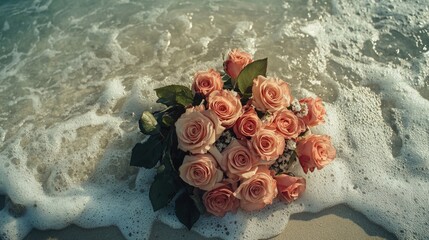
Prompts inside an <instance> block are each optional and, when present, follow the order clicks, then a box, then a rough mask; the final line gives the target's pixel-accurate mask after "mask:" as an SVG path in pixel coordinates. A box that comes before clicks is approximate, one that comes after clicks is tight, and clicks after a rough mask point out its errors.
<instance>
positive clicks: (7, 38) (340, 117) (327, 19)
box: [0, 0, 429, 240]
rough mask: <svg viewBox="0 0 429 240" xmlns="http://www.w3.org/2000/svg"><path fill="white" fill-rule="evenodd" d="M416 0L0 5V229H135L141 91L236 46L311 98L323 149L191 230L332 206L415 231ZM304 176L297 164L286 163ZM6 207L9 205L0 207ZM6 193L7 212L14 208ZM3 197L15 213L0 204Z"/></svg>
mask: <svg viewBox="0 0 429 240" xmlns="http://www.w3.org/2000/svg"><path fill="white" fill-rule="evenodd" d="M423 2H424V1H418V0H415V1H406V2H397V1H385V2H383V3H379V2H374V1H370V0H368V1H351V0H350V1H336V0H332V1H307V2H306V3H302V2H300V1H298V2H283V1H272V2H270V3H256V2H246V3H231V2H230V1H216V2H210V4H209V8H207V7H206V5H205V3H201V2H199V1H190V2H186V3H176V2H175V1H156V2H153V1H143V2H133V1H113V0H111V1H105V2H103V3H98V2H85V1H70V2H67V3H61V4H60V2H57V1H50V0H49V1H41V0H35V1H33V2H30V1H20V2H17V3H2V4H0V23H3V28H2V30H3V31H0V41H1V43H2V45H1V46H0V102H1V103H4V104H1V105H0V141H1V145H0V152H1V154H0V194H3V195H7V197H8V199H9V200H8V201H7V203H6V206H5V208H3V209H2V210H1V211H0V237H1V238H2V239H13V240H14V239H22V238H24V237H25V236H26V235H27V234H28V232H30V231H31V229H33V228H37V229H60V228H64V227H66V226H68V225H70V224H77V225H79V226H82V227H85V228H94V227H100V226H110V225H115V226H117V227H118V228H119V229H120V230H121V232H122V233H123V235H124V237H125V238H127V239H145V238H148V237H149V236H150V231H151V226H152V224H153V223H154V221H162V222H164V223H166V224H168V225H169V226H171V227H174V228H183V225H182V224H180V223H179V221H178V220H177V219H176V218H175V217H174V209H173V207H172V206H169V207H168V208H166V209H163V210H160V211H158V212H153V211H152V208H151V205H150V201H149V197H148V192H149V187H150V183H151V182H152V180H153V176H154V174H155V173H154V171H152V170H145V169H136V168H134V167H129V159H130V153H131V149H132V147H133V146H134V144H135V143H137V142H140V141H143V139H144V136H142V134H140V133H139V131H138V127H137V121H138V118H139V115H140V114H141V113H142V111H144V110H149V111H151V110H157V109H161V108H162V106H161V105H159V104H156V103H155V101H156V96H155V93H154V91H153V89H154V88H156V87H160V86H165V85H168V84H182V85H185V86H190V84H191V81H192V76H193V75H194V73H195V72H196V71H199V70H205V69H207V68H216V69H218V70H221V69H222V55H223V54H224V53H225V52H226V51H227V50H228V49H230V48H236V47H239V48H242V49H244V50H246V51H248V52H250V53H252V54H254V56H255V58H256V59H257V58H264V57H268V74H270V75H273V76H277V77H280V78H282V79H284V80H286V81H288V82H290V84H291V86H292V89H293V92H294V95H295V96H297V97H305V96H315V95H318V96H321V97H322V98H323V99H324V101H325V106H326V108H327V112H328V116H327V119H326V123H325V124H324V125H321V126H318V127H315V128H314V132H316V133H319V134H328V135H330V136H331V137H332V141H333V143H334V145H335V147H336V149H337V159H336V160H335V161H334V162H333V163H332V164H331V165H328V166H327V167H325V168H324V169H323V170H321V171H315V172H314V173H311V174H307V175H306V178H307V190H306V192H305V194H304V195H303V197H302V198H301V199H299V200H298V201H296V202H294V203H292V204H289V205H284V204H283V203H280V202H276V203H274V204H273V205H270V206H268V207H267V208H265V209H264V210H263V211H261V212H256V213H246V212H243V211H238V212H237V213H236V214H227V215H226V217H224V218H217V217H213V216H208V215H207V216H203V217H202V218H201V219H200V220H199V221H198V222H197V223H196V224H195V226H194V228H193V230H194V231H196V232H198V233H200V234H202V235H203V236H206V237H212V236H217V237H221V238H225V239H237V238H241V239H261V238H268V237H272V236H274V235H276V234H278V233H280V232H281V231H282V230H283V229H284V228H285V226H286V224H287V222H288V219H289V217H290V215H291V214H293V213H299V212H304V211H309V212H316V211H320V210H322V209H325V208H328V207H330V206H334V205H337V204H346V205H348V206H350V207H352V208H354V209H355V210H357V211H359V212H361V213H363V214H364V215H366V216H367V217H368V218H369V219H370V220H372V221H374V222H375V223H377V224H379V225H381V226H383V227H384V228H385V229H387V230H388V231H390V232H392V233H393V234H395V235H396V236H397V237H398V238H399V239H427V238H429V235H428V232H427V228H428V224H429V223H428V219H429V218H428V216H427V213H428V209H427V203H428V197H427V196H429V177H428V174H427V173H428V171H429V150H428V147H427V146H428V145H429V137H428V136H429V112H428V111H427V110H428V109H429V90H428V87H429V77H428V76H429V54H428V46H429V35H428V30H427V26H429V25H428V24H429V15H428V14H425V13H426V12H427V11H428V7H427V6H425V5H424V4H423ZM300 175H304V173H302V172H301V173H300ZM14 206H15V207H14ZM16 206H18V207H19V208H18V209H20V211H19V212H16ZM14 209H15V210H14Z"/></svg>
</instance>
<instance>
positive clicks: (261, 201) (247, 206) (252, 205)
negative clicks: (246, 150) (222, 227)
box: [234, 167, 277, 211]
mask: <svg viewBox="0 0 429 240" xmlns="http://www.w3.org/2000/svg"><path fill="white" fill-rule="evenodd" d="M234 195H235V197H236V198H238V199H240V207H241V208H242V209H244V210H245V211H256V210H260V209H262V208H264V207H265V206H267V205H268V204H272V202H273V199H274V198H275V197H276V196H277V187H276V180H274V178H273V177H272V176H271V173H270V171H269V170H268V168H264V167H259V169H258V171H257V172H256V174H255V175H253V176H252V177H250V178H248V179H246V180H245V181H243V182H242V183H241V184H240V186H238V188H237V190H236V191H235V192H234Z"/></svg>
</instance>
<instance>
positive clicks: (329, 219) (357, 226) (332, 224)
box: [25, 205, 396, 240]
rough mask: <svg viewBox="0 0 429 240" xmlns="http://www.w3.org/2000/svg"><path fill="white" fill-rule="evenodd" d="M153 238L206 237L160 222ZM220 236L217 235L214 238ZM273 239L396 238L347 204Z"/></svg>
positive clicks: (115, 237)
mask: <svg viewBox="0 0 429 240" xmlns="http://www.w3.org/2000/svg"><path fill="white" fill-rule="evenodd" d="M25 239H26V240H48V239H49V240H54V239H58V240H75V239H105V240H120V239H125V238H124V237H123V236H122V234H121V232H120V231H119V229H117V228H116V227H103V228H96V229H84V228H80V227H78V226H75V225H71V226H69V227H67V228H65V229H61V230H46V231H41V230H33V231H31V232H30V234H28V236H27V237H26V238H25ZM149 239H203V237H202V236H200V235H199V234H197V233H195V232H192V231H188V230H186V229H172V228H170V227H168V226H167V225H165V224H163V223H160V222H157V223H156V224H155V225H154V226H153V229H152V233H151V235H150V238H149ZM212 239H216V238H212ZM272 239H273V240H283V239H293V240H300V239H301V240H305V239H319V240H327V239H330V240H332V239H343V240H346V239H396V237H395V236H394V235H393V234H391V233H389V232H387V231H386V230H384V229H383V228H382V227H380V226H378V225H376V224H374V223H373V222H371V221H369V220H368V219H367V218H366V217H365V216H364V215H363V214H361V213H359V212H356V211H354V210H352V209H351V208H349V207H347V206H345V205H339V206H335V207H332V208H329V209H325V210H323V211H321V212H319V213H299V214H295V215H292V217H291V220H290V222H289V223H288V225H287V227H286V229H285V230H284V231H283V232H282V233H281V234H280V235H278V236H276V237H274V238H272Z"/></svg>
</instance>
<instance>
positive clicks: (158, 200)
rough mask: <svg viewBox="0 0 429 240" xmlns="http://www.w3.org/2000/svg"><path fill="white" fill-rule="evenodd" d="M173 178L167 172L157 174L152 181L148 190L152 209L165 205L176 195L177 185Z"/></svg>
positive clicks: (155, 209)
mask: <svg viewBox="0 0 429 240" xmlns="http://www.w3.org/2000/svg"><path fill="white" fill-rule="evenodd" d="M173 179H174V178H172V177H170V175H169V174H168V173H167V174H158V175H157V177H155V180H154V181H153V182H152V185H151V186H150V190H149V199H150V202H151V203H152V208H153V211H158V210H159V209H161V208H163V207H165V206H166V205H167V204H168V203H169V202H170V201H171V199H173V197H174V196H175V195H176V193H177V191H178V187H177V185H176V184H175V181H174V180H173Z"/></svg>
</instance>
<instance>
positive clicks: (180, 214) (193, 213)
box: [175, 192, 200, 230]
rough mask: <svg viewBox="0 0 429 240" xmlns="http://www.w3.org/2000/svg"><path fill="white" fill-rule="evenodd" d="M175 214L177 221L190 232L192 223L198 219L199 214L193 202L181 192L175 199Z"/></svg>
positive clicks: (186, 194)
mask: <svg viewBox="0 0 429 240" xmlns="http://www.w3.org/2000/svg"><path fill="white" fill-rule="evenodd" d="M175 212H176V216H177V218H178V219H179V221H180V222H181V223H183V224H184V225H185V226H186V227H187V228H188V229H189V230H191V228H192V226H193V225H194V223H196V222H197V220H198V219H199V218H200V212H199V211H198V208H197V207H196V206H195V202H194V201H193V200H192V198H191V197H190V196H189V195H188V193H187V192H183V193H182V194H181V195H180V196H179V197H178V198H177V199H176V206H175Z"/></svg>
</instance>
